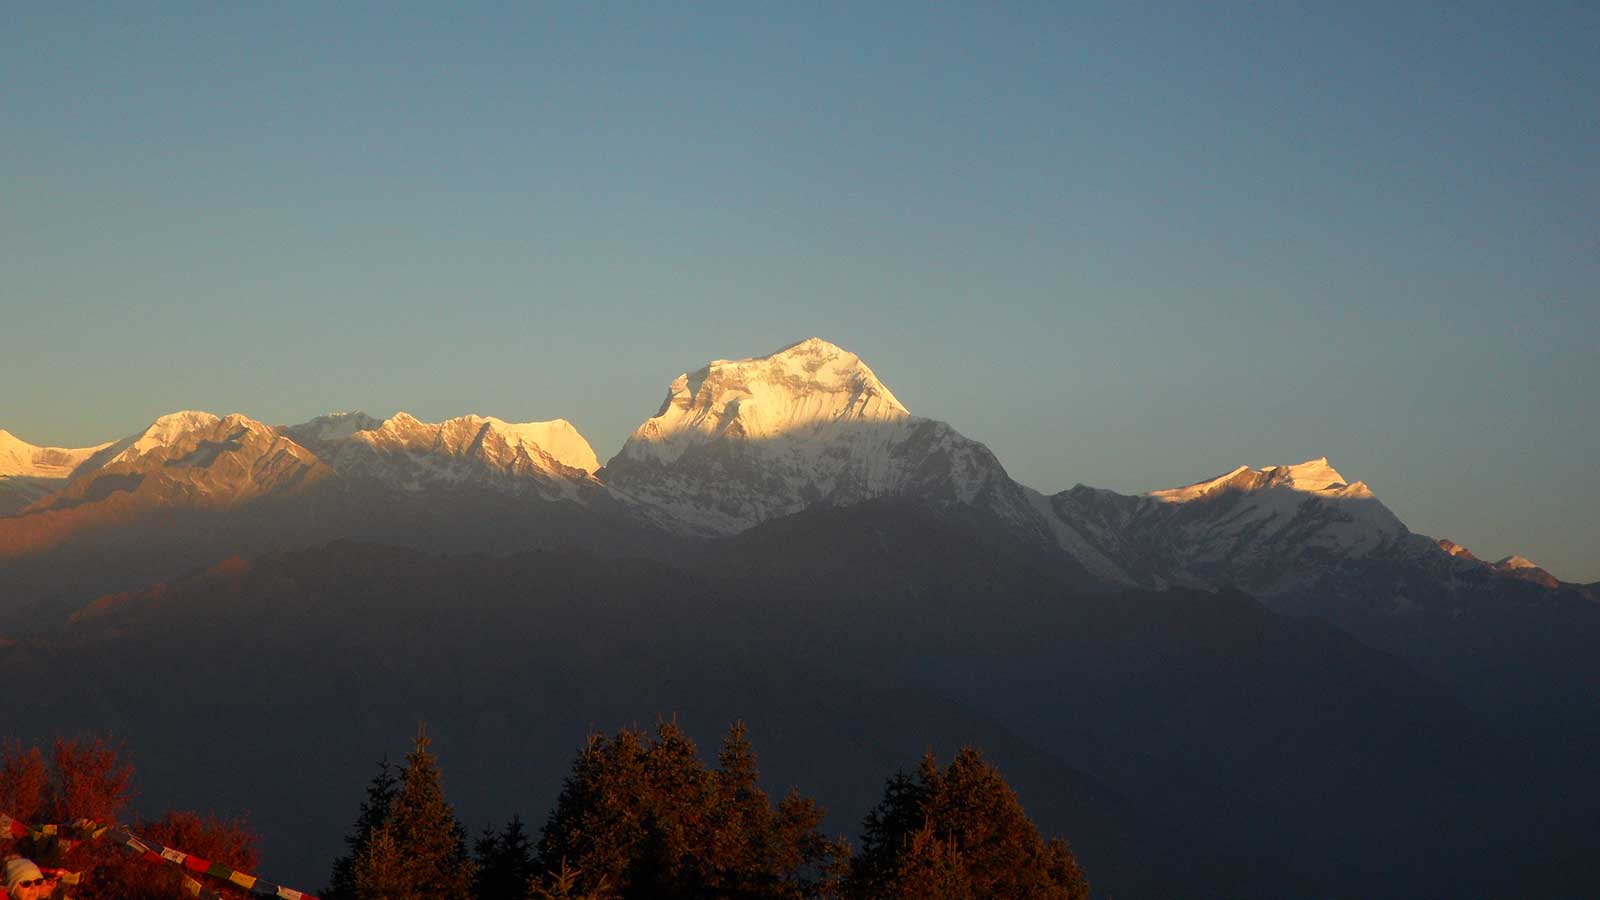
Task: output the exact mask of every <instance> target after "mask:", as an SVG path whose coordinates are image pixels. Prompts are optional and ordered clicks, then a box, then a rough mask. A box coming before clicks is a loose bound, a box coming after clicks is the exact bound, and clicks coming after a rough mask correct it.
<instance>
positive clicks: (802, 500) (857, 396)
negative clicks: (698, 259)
mask: <svg viewBox="0 0 1600 900" xmlns="http://www.w3.org/2000/svg"><path fill="white" fill-rule="evenodd" d="M599 474H600V477H601V478H602V479H603V480H604V481H605V482H606V483H607V484H608V485H610V486H611V487H612V488H614V489H616V490H617V491H620V492H621V493H622V494H624V495H625V496H626V497H627V498H629V499H631V500H632V501H634V502H635V503H637V504H638V505H639V506H640V507H641V508H642V509H643V510H644V512H645V513H646V515H649V516H651V517H652V518H653V519H655V520H656V521H657V522H658V523H659V524H661V525H664V526H666V527H668V528H670V529H673V530H677V531H682V532H686V533H693V534H705V535H726V534H732V533H735V532H738V531H742V530H744V529H746V528H749V527H751V526H753V525H756V524H759V523H761V522H764V521H767V520H770V519H775V518H779V517H782V516H786V515H791V514H793V513H796V512H800V511H802V510H804V509H807V508H810V507H812V506H818V505H823V506H848V505H851V504H855V503H859V502H862V501H864V500H869V499H876V498H882V497H897V496H916V497H918V498H920V499H923V500H927V501H931V502H935V503H961V504H981V505H987V506H989V507H991V508H993V509H994V510H995V511H997V512H1000V513H1001V514H1002V515H1003V516H1004V517H1006V518H1009V519H1012V520H1015V521H1018V522H1027V523H1028V524H1029V525H1030V527H1033V528H1038V527H1040V525H1039V523H1038V522H1037V519H1036V517H1035V516H1034V515H1033V513H1032V511H1031V510H1030V509H1029V507H1028V504H1027V502H1026V500H1025V499H1024V498H1023V496H1022V492H1021V490H1020V489H1019V488H1018V486H1017V485H1016V484H1015V483H1014V482H1012V481H1011V479H1010V478H1008V477H1007V476H1006V473H1005V470H1004V468H1002V467H1001V465H1000V463H999V461H998V460H996V459H995V457H994V454H992V453H990V452H989V449H988V448H987V447H985V446H983V445H982V444H979V443H978V442H976V441H972V440H968V439H967V438H965V437H963V436H961V435H960V434H959V433H957V432H956V431H955V430H954V429H953V428H951V427H950V426H948V425H946V424H944V423H943V422H936V421H933V420H931V419H923V418H919V417H916V416H913V415H911V413H910V411H909V410H907V409H906V408H905V406H903V405H902V404H901V403H900V401H899V400H897V399H895V396H894V394H893V393H891V392H890V391H889V389H888V388H887V387H886V386H884V384H883V383H882V382H881V381H879V380H878V377H877V376H876V375H875V374H873V371H872V369H870V368H868V367H867V365H866V364H865V363H863V362H862V361H861V359H860V358H859V357H857V356H856V355H855V354H853V353H849V352H847V351H845V350H842V349H840V348H839V347H836V346H834V345H833V344H830V343H828V342H827V341H824V340H821V339H818V338H811V339H810V340H805V341H801V342H800V343H798V344H793V345H791V346H789V347H785V348H784V349H782V350H779V351H778V352H776V353H773V354H771V355H769V356H763V357H758V358H754V359H741V360H717V361H715V362H712V363H710V364H709V365H707V366H706V367H704V368H702V369H700V370H699V371H696V372H693V373H688V374H683V375H679V376H678V377H677V378H676V379H675V380H674V381H673V382H672V385H671V386H670V387H669V388H668V390H667V399H666V401H665V402H664V403H662V405H661V409H660V410H659V411H658V412H657V413H656V414H655V416H653V417H652V418H650V419H649V420H647V421H646V422H645V423H644V424H642V425H640V426H639V427H638V428H637V429H635V431H634V432H633V435H632V436H631V437H629V438H628V441H627V443H626V444H624V445H623V448H622V450H621V452H619V453H618V454H617V455H616V456H615V457H614V458H612V460H611V461H610V462H609V463H607V464H606V467H605V468H604V469H603V470H601V472H600V473H599Z"/></svg>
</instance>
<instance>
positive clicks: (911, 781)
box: [848, 748, 1089, 900]
mask: <svg viewBox="0 0 1600 900" xmlns="http://www.w3.org/2000/svg"><path fill="white" fill-rule="evenodd" d="M865 824H866V827H865V834H864V835H863V840H862V844H863V852H862V855H861V857H859V858H858V859H857V860H856V861H855V863H854V864H853V865H852V867H851V873H850V879H849V884H848V893H849V895H850V896H852V897H857V898H863V900H866V898H872V900H877V898H898V897H907V898H909V897H944V898H949V900H962V898H969V897H983V898H996V900H1083V898H1087V897H1088V895H1089V885H1088V882H1087V881H1086V880H1085V879H1084V877H1083V873H1082V871H1081V870H1080V869H1079V868H1078V863H1077V860H1076V859H1074V858H1073V856H1072V852H1071V851H1070V850H1069V849H1068V848H1067V845H1066V842H1065V841H1061V840H1059V839H1058V840H1054V841H1050V842H1048V843H1046V842H1045V841H1043V840H1042V839H1041V838H1040V837H1039V832H1038V830H1037V829H1036V828H1035V827H1034V825H1033V823H1032V822H1031V821H1030V820H1029V819H1028V817H1027V814H1026V813H1024V812H1023V809H1022V804H1021V803H1020V802H1019V801H1018V800H1017V795H1016V793H1015V792H1014V791H1012V790H1011V787H1010V785H1007V784H1006V782H1005V779H1004V778H1002V777H1001V775H1000V772H999V770H998V769H996V768H995V767H994V766H991V765H989V764H988V763H987V762H985V761H984V759H983V757H982V755H981V754H979V753H978V751H976V750H973V749H971V748H968V749H964V750H962V751H961V752H960V753H959V754H957V755H956V758H955V759H954V760H953V761H952V762H951V763H950V765H949V767H948V768H946V769H944V770H943V771H941V770H940V769H939V766H938V762H937V760H935V759H934V758H933V756H932V754H929V755H927V756H925V757H924V758H923V760H922V763H921V764H920V765H919V766H918V769H917V774H916V776H915V777H914V778H912V777H907V776H905V775H903V774H902V775H897V776H895V777H894V778H893V779H891V780H890V781H889V783H888V785H887V787H886V788H885V790H884V798H883V801H882V802H881V803H880V804H879V805H878V808H877V809H875V810H873V811H872V813H870V814H869V815H868V816H867V820H866V823H865Z"/></svg>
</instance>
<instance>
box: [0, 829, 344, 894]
mask: <svg viewBox="0 0 1600 900" xmlns="http://www.w3.org/2000/svg"><path fill="white" fill-rule="evenodd" d="M67 834H77V835H79V836H80V839H76V840H75V839H72V838H69V837H65V836H64V835H67ZM107 834H110V835H111V837H112V838H113V839H114V840H116V841H117V843H118V844H120V845H121V846H122V848H123V849H124V850H126V851H128V852H129V853H131V854H133V855H134V856H135V857H137V858H139V859H141V860H144V861H146V862H157V863H166V864H167V865H171V866H175V867H177V868H178V869H179V871H180V873H181V877H182V879H183V888H184V891H185V892H186V893H187V894H189V896H191V897H198V898H200V900H223V898H222V895H221V894H218V893H217V892H216V891H214V890H211V889H210V888H208V887H206V886H205V885H204V884H202V883H201V882H199V881H197V880H196V879H195V878H194V877H193V876H192V875H191V874H190V873H195V874H199V875H205V876H208V877H210V878H215V879H218V880H220V881H225V882H227V883H229V884H231V885H233V886H235V887H238V888H243V889H244V890H245V891H248V892H249V893H250V894H251V895H252V896H256V897H278V898H282V900H317V898H316V897H314V896H312V895H310V894H307V893H305V892H303V891H297V890H295V889H293V888H289V887H284V886H283V885H281V884H275V883H273V882H270V881H266V880H264V879H262V878H258V877H256V876H255V875H251V874H249V873H246V872H240V871H238V870H236V869H231V868H229V867H227V866H225V865H223V864H222V863H217V862H212V861H211V860H208V859H205V858H204V857H200V856H195V855H194V854H193V853H185V852H184V851H182V850H177V849H174V848H172V847H168V846H166V845H164V844H161V843H158V842H156V841H152V840H150V839H149V838H145V837H140V836H139V835H137V834H134V833H133V832H132V831H130V830H129V829H127V828H125V827H123V826H120V825H101V824H98V823H95V822H76V823H73V824H71V825H42V826H40V827H38V828H30V827H29V826H28V825H26V824H25V823H23V822H19V821H18V820H16V819H14V818H12V817H11V816H9V815H6V814H5V813H3V812H0V836H4V837H9V838H13V839H21V838H26V837H33V838H40V837H54V838H56V839H57V841H58V842H59V844H60V846H61V848H62V850H63V851H70V850H72V849H73V848H75V847H77V846H79V845H80V844H82V843H84V842H85V840H99V839H100V838H102V837H105V836H106V835H107ZM67 874H69V875H71V876H73V877H72V878H71V880H70V881H67V883H69V884H76V883H77V882H78V873H67Z"/></svg>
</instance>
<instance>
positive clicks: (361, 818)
mask: <svg viewBox="0 0 1600 900" xmlns="http://www.w3.org/2000/svg"><path fill="white" fill-rule="evenodd" d="M399 783H400V782H399V778H398V777H396V775H395V770H394V766H392V765H390V763H389V759H388V757H384V759H383V761H382V762H380V763H378V774H376V775H374V776H372V781H370V782H368V783H367V799H366V800H364V801H362V803H361V813H360V815H358V816H356V821H355V825H354V826H352V828H351V831H350V834H349V835H348V836H347V837H346V838H345V839H344V843H345V846H346V847H347V848H349V850H348V852H347V853H346V854H345V855H344V856H341V857H339V858H338V859H336V860H334V861H333V875H332V878H331V879H330V882H329V886H328V888H327V889H326V890H324V891H323V892H322V896H323V900H356V876H355V864H356V860H357V859H359V858H360V857H361V855H362V854H363V853H364V852H366V849H367V845H368V844H369V843H370V842H371V841H372V835H373V832H375V831H377V829H378V828H379V827H380V826H382V825H383V823H384V820H386V819H388V818H389V804H390V803H392V802H393V801H394V795H395V792H396V791H397V790H398V789H399Z"/></svg>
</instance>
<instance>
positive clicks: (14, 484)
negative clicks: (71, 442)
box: [0, 428, 107, 516]
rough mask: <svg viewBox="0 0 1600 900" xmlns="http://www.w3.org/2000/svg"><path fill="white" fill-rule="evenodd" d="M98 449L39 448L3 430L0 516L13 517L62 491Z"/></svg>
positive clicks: (104, 445) (100, 446) (103, 445)
mask: <svg viewBox="0 0 1600 900" xmlns="http://www.w3.org/2000/svg"><path fill="white" fill-rule="evenodd" d="M106 446H107V445H106V444H101V445H99V446H96V447H79V448H75V449H68V448H64V447H36V446H34V445H33V444H30V443H28V442H27V441H24V440H22V439H21V438H18V437H17V436H16V435H14V434H12V433H11V432H9V431H6V430H5V429H3V428H0V516H9V515H12V514H14V513H16V512H18V511H20V510H22V509H23V508H25V507H27V506H29V505H30V504H33V503H35V502H37V501H39V500H40V499H42V498H44V497H47V496H49V495H50V494H51V493H53V492H55V491H57V490H60V489H61V487H62V486H63V485H65V484H66V483H67V476H69V475H71V474H72V470H73V469H76V468H77V467H78V466H79V465H81V464H82V463H83V461H84V460H86V459H88V458H89V457H91V456H93V455H94V454H95V453H97V452H98V451H100V450H102V449H104V448H105V447H106Z"/></svg>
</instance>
